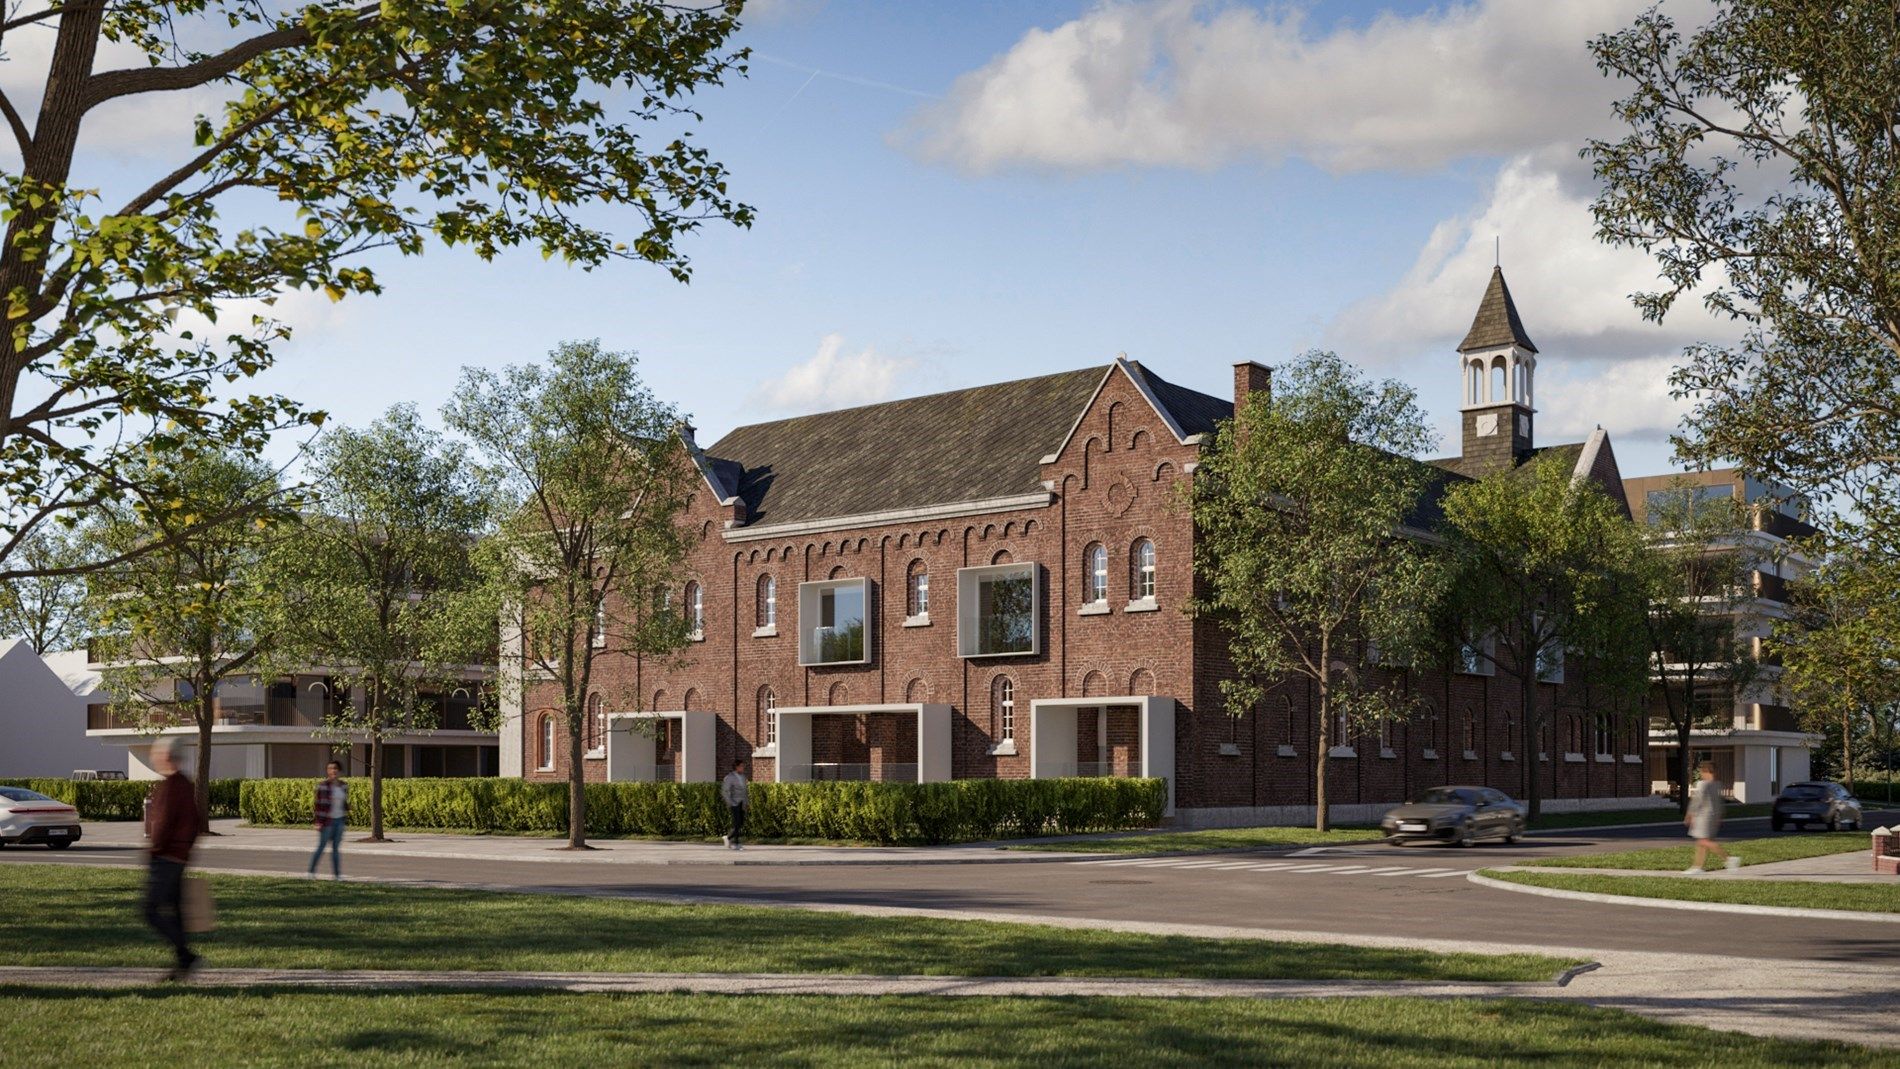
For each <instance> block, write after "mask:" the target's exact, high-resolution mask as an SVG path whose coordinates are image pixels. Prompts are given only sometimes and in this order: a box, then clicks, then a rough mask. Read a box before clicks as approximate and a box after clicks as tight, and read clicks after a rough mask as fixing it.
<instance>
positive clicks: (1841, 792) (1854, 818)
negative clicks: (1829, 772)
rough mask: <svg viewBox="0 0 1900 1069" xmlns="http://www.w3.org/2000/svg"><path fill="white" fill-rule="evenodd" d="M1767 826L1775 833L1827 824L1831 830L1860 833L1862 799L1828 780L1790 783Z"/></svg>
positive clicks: (1777, 799) (1780, 796)
mask: <svg viewBox="0 0 1900 1069" xmlns="http://www.w3.org/2000/svg"><path fill="white" fill-rule="evenodd" d="M1768 823H1769V824H1770V825H1772V826H1773V827H1774V829H1775V830H1776V831H1780V830H1781V829H1783V828H1785V827H1787V826H1788V825H1790V824H1792V825H1794V826H1795V830H1796V831H1801V830H1803V829H1805V828H1807V826H1808V825H1810V824H1825V825H1827V830H1829V831H1840V830H1841V829H1842V828H1850V829H1852V830H1854V831H1859V830H1860V800H1859V799H1858V798H1855V797H1854V796H1853V795H1852V794H1849V793H1848V791H1847V788H1846V787H1843V786H1841V785H1840V784H1838V783H1829V782H1828V781H1826V780H1814V781H1812V782H1809V783H1790V784H1788V785H1787V786H1786V787H1784V788H1782V790H1781V793H1780V794H1778V795H1776V796H1775V805H1774V808H1773V809H1771V810H1769V813H1768Z"/></svg>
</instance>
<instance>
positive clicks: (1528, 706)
mask: <svg viewBox="0 0 1900 1069" xmlns="http://www.w3.org/2000/svg"><path fill="white" fill-rule="evenodd" d="M1529 660H1530V664H1528V665H1523V664H1520V665H1518V666H1517V690H1518V701H1519V703H1520V704H1521V705H1522V706H1523V714H1524V722H1525V723H1526V724H1529V725H1530V726H1531V730H1532V731H1533V732H1537V729H1538V728H1539V727H1541V726H1542V714H1541V713H1540V712H1539V711H1538V709H1537V655H1536V654H1535V653H1533V654H1531V656H1530V658H1529ZM1537 733H1538V734H1540V735H1541V734H1542V733H1541V732H1537ZM1487 734H1489V733H1488V732H1487ZM1553 748H1554V747H1553ZM1531 753H1533V754H1535V753H1536V750H1535V749H1534V748H1533V749H1532V750H1531ZM1529 763H1530V764H1531V765H1532V766H1533V767H1532V768H1531V774H1530V789H1529V790H1527V791H1525V792H1524V802H1525V804H1526V806H1528V807H1529V809H1530V817H1529V818H1528V819H1529V820H1530V822H1531V823H1533V824H1535V823H1536V822H1537V818H1538V817H1539V816H1541V815H1542V814H1543V811H1544V783H1543V780H1544V777H1542V776H1540V775H1538V772H1539V771H1540V769H1539V768H1537V767H1535V766H1537V765H1538V761H1537V760H1536V758H1535V757H1533V758H1532V759H1531V761H1530V762H1529ZM1556 767H1557V765H1556V762H1554V761H1553V762H1552V763H1551V768H1553V769H1554V768H1556Z"/></svg>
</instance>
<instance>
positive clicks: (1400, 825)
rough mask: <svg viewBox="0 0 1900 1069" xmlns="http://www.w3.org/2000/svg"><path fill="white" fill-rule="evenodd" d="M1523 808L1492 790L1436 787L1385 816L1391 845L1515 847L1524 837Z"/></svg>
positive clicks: (1386, 830)
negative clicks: (1489, 843)
mask: <svg viewBox="0 0 1900 1069" xmlns="http://www.w3.org/2000/svg"><path fill="white" fill-rule="evenodd" d="M1527 819H1528V814H1527V813H1526V812H1525V810H1524V807H1523V806H1521V805H1519V804H1517V803H1516V802H1513V801H1511V800H1510V799H1509V798H1507V797H1505V795H1504V793H1503V792H1502V791H1496V790H1492V789H1491V788H1489V787H1433V788H1430V789H1429V790H1426V791H1425V792H1424V793H1422V794H1420V795H1419V796H1418V797H1416V798H1414V799H1412V800H1411V801H1409V802H1407V803H1405V804H1404V805H1402V806H1398V807H1396V808H1394V809H1392V810H1391V811H1390V812H1388V813H1386V815H1385V819H1384V820H1383V821H1381V822H1380V827H1381V828H1383V829H1384V830H1385V841H1386V842H1388V843H1395V844H1397V843H1408V842H1414V841H1418V840H1430V841H1433V842H1441V843H1455V844H1457V845H1458V846H1470V845H1471V844H1472V843H1475V842H1477V841H1478V840H1479V839H1503V840H1504V841H1505V842H1507V843H1514V842H1516V841H1517V840H1518V837H1519V836H1522V835H1523V834H1524V823H1525V821H1526V820H1527Z"/></svg>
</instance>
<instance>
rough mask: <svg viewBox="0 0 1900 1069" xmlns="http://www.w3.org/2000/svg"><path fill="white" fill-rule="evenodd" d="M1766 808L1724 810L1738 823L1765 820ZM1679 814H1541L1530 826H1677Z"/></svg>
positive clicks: (1609, 811) (1654, 810)
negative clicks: (1758, 818)
mask: <svg viewBox="0 0 1900 1069" xmlns="http://www.w3.org/2000/svg"><path fill="white" fill-rule="evenodd" d="M1768 809H1769V807H1768V805H1767V804H1765V803H1764V804H1761V805H1732V806H1729V807H1728V808H1727V810H1726V813H1727V815H1728V818H1729V819H1731V820H1740V819H1742V818H1744V817H1765V816H1767V815H1768ZM1681 823H1682V814H1680V813H1678V812H1676V811H1675V809H1673V808H1651V809H1604V810H1599V811H1596V812H1591V813H1545V814H1544V815H1543V816H1540V817H1538V818H1537V821H1536V823H1534V824H1532V825H1531V828H1532V830H1542V831H1550V830H1555V829H1558V828H1614V827H1617V826H1619V825H1625V824H1681Z"/></svg>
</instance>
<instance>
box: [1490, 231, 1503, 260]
mask: <svg viewBox="0 0 1900 1069" xmlns="http://www.w3.org/2000/svg"><path fill="white" fill-rule="evenodd" d="M1491 266H1492V267H1503V266H1504V239H1503V238H1501V237H1499V236H1498V235H1496V234H1493V235H1491Z"/></svg>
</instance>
